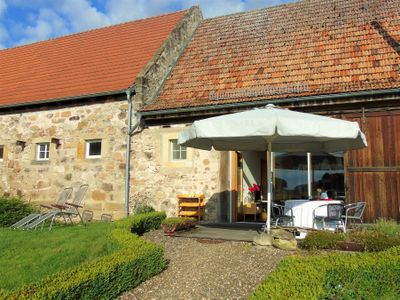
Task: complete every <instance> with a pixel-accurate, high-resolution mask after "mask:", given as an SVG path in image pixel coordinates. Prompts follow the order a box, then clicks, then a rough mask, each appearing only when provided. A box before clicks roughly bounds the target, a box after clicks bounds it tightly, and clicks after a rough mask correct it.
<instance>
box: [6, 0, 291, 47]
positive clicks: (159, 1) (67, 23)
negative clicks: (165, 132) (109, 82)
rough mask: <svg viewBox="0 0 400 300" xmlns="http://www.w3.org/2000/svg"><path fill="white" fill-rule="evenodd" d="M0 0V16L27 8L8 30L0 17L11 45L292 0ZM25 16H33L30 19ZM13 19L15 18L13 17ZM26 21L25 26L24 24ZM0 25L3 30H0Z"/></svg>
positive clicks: (223, 12)
mask: <svg viewBox="0 0 400 300" xmlns="http://www.w3.org/2000/svg"><path fill="white" fill-rule="evenodd" d="M6 1H7V0H0V16H1V15H2V14H3V15H4V14H6V13H7V11H6V10H7V4H8V6H11V5H12V6H14V7H17V8H19V9H25V10H27V17H26V19H25V22H21V21H19V22H18V23H16V24H13V26H12V27H11V28H12V31H10V32H7V31H5V29H4V28H5V26H4V24H2V21H1V19H0V43H2V44H3V46H4V44H7V43H5V42H6V40H7V39H8V38H9V35H12V34H14V33H17V34H18V36H19V37H18V38H14V40H17V41H16V42H14V44H26V43H32V42H35V41H39V40H44V39H48V38H51V37H55V36H60V35H65V34H68V33H74V32H79V31H85V30H89V29H93V28H97V27H103V26H107V25H111V24H117V23H121V22H126V21H131V20H135V19H140V18H147V17H150V16H155V15H159V14H163V13H168V12H171V11H175V10H177V9H188V8H190V7H191V6H193V5H200V7H201V9H202V12H203V16H204V17H205V18H210V17H215V16H220V15H225V14H229V13H235V12H240V11H245V10H248V9H255V8H260V7H267V6H271V5H278V4H282V3H284V2H288V1H293V0H219V1H215V0H170V1H165V0H104V2H103V5H104V7H101V8H97V7H96V6H95V5H94V4H93V3H95V2H94V1H93V0H58V1H54V0H35V1H26V0H8V2H7V3H6ZM29 15H31V16H33V18H30V17H29ZM13 21H15V20H13ZM26 21H28V22H29V25H27V24H26ZM2 25H3V30H2V31H1V28H2Z"/></svg>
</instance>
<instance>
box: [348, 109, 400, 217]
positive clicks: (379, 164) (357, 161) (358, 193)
mask: <svg viewBox="0 0 400 300" xmlns="http://www.w3.org/2000/svg"><path fill="white" fill-rule="evenodd" d="M349 119H352V120H355V121H358V122H359V124H360V127H361V128H362V130H363V131H364V133H365V134H366V136H367V141H368V148H366V149H363V150H356V151H349V152H348V153H347V155H346V159H345V162H346V185H347V186H346V191H347V195H346V196H347V199H348V201H349V202H357V201H366V202H367V207H366V211H365V218H366V220H368V221H374V220H376V219H377V218H391V219H395V220H400V212H399V207H400V113H393V112H392V113H388V114H387V115H385V114H380V115H368V114H367V115H365V116H360V117H352V118H349Z"/></svg>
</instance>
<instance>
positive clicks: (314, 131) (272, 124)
mask: <svg viewBox="0 0 400 300" xmlns="http://www.w3.org/2000/svg"><path fill="white" fill-rule="evenodd" d="M178 143H179V144H180V145H182V146H186V147H192V148H197V149H203V150H211V149H212V148H214V149H215V150H219V151H229V150H233V151H266V150H268V151H269V152H270V155H271V153H272V152H276V151H279V152H335V151H345V150H351V149H360V148H364V147H366V146H367V141H366V138H365V135H364V134H363V133H362V132H361V130H360V127H359V126H358V123H357V122H350V121H345V120H340V119H334V118H330V117H324V116H318V115H314V114H309V113H300V112H295V111H291V110H288V109H282V108H278V107H275V106H274V105H271V104H270V105H267V106H266V107H265V108H259V109H253V110H248V111H244V112H239V113H234V114H228V115H222V116H218V117H213V118H208V119H203V120H199V121H195V122H194V123H193V124H192V126H190V127H189V128H187V129H186V130H184V131H183V132H181V133H180V135H179V140H178ZM269 167H270V170H269V172H268V217H267V218H268V219H267V232H268V233H270V228H271V227H270V226H271V225H270V215H271V203H272V194H271V190H272V164H271V163H270V164H269Z"/></svg>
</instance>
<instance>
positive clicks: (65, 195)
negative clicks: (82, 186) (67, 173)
mask: <svg viewBox="0 0 400 300" xmlns="http://www.w3.org/2000/svg"><path fill="white" fill-rule="evenodd" d="M71 193H72V188H70V187H68V188H65V189H63V190H62V192H61V193H60V194H59V196H58V199H57V201H56V203H55V204H56V205H64V204H65V203H66V202H67V201H68V199H69V197H70V196H71ZM40 207H41V208H45V209H47V211H45V212H39V213H32V214H29V215H27V216H26V217H24V218H22V219H21V220H19V221H18V222H16V223H14V224H12V225H11V226H10V228H13V229H17V228H22V227H25V226H27V225H28V224H29V223H32V222H34V221H36V220H38V219H40V218H43V217H44V216H45V215H47V214H48V213H49V212H50V211H52V210H54V207H52V206H48V205H44V204H41V205H40Z"/></svg>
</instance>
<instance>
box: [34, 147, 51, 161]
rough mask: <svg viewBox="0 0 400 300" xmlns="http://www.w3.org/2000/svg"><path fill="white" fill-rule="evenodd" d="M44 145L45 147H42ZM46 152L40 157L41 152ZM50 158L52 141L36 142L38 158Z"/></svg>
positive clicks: (43, 159) (41, 159) (42, 159)
mask: <svg viewBox="0 0 400 300" xmlns="http://www.w3.org/2000/svg"><path fill="white" fill-rule="evenodd" d="M43 146H44V149H41V147H43ZM41 153H44V157H40V154H41ZM49 159H50V143H37V144H36V160H40V161H46V160H49Z"/></svg>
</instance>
